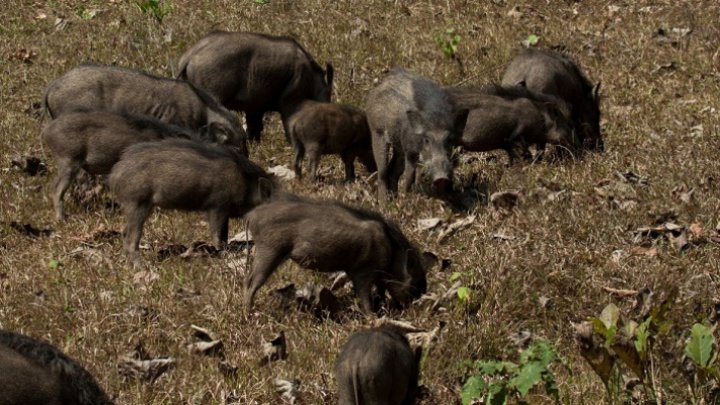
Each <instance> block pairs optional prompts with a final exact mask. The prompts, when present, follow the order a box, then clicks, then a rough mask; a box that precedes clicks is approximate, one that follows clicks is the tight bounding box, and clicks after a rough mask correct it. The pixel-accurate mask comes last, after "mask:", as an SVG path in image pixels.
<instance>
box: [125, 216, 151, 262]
mask: <svg viewBox="0 0 720 405" xmlns="http://www.w3.org/2000/svg"><path fill="white" fill-rule="evenodd" d="M151 208H152V205H150V204H148V203H139V204H137V203H128V205H126V208H125V216H126V217H127V225H126V226H125V250H126V251H127V253H128V258H129V259H130V261H132V262H136V261H137V259H138V256H139V254H138V246H140V237H141V236H142V231H143V225H144V224H145V220H147V217H148V216H149V215H150V209H151Z"/></svg>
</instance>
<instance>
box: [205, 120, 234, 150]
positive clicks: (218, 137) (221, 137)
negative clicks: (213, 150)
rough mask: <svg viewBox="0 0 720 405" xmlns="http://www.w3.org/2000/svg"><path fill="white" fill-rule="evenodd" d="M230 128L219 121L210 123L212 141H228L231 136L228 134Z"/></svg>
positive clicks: (209, 131) (209, 132) (209, 135)
mask: <svg viewBox="0 0 720 405" xmlns="http://www.w3.org/2000/svg"><path fill="white" fill-rule="evenodd" d="M228 134H229V131H228V128H227V127H226V126H225V125H224V124H221V123H219V122H211V123H210V124H208V138H209V139H210V141H215V142H217V143H219V144H223V145H224V144H226V143H228V141H229V139H230V137H229V136H228Z"/></svg>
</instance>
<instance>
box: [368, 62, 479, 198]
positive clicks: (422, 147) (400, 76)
mask: <svg viewBox="0 0 720 405" xmlns="http://www.w3.org/2000/svg"><path fill="white" fill-rule="evenodd" d="M366 111H367V118H368V124H369V125H370V131H371V134H372V147H373V154H374V156H375V163H376V164H377V168H378V179H377V181H378V197H379V199H380V200H381V201H385V200H386V199H387V196H388V191H390V192H395V191H397V184H398V180H399V178H400V175H401V174H403V172H404V173H405V177H404V180H405V185H404V187H405V191H409V190H410V188H411V187H412V185H413V183H414V182H415V175H416V168H417V165H418V162H423V163H424V165H425V167H426V170H427V171H428V172H429V174H430V176H431V178H432V181H433V184H434V186H435V188H436V189H437V190H438V191H441V192H444V191H447V190H448V189H449V188H450V187H451V186H452V173H453V165H452V163H451V159H450V157H451V153H452V148H453V146H454V145H455V140H456V138H457V137H459V136H460V134H462V132H463V128H464V127H465V121H466V119H467V115H468V110H467V109H462V110H459V111H456V109H455V106H453V105H452V103H451V101H450V99H449V97H448V95H447V94H446V92H445V91H444V90H443V89H442V88H440V87H439V86H438V85H437V84H435V83H434V82H432V81H431V80H429V79H427V78H425V77H421V76H416V75H414V74H412V73H409V72H408V71H406V70H404V69H401V68H396V69H393V70H392V71H390V72H389V73H388V74H387V75H386V76H385V77H384V78H383V80H382V81H381V82H380V84H379V85H378V86H377V87H375V88H374V89H373V90H371V91H370V94H369V95H368V98H367V104H366ZM390 150H392V157H390V156H389V153H390Z"/></svg>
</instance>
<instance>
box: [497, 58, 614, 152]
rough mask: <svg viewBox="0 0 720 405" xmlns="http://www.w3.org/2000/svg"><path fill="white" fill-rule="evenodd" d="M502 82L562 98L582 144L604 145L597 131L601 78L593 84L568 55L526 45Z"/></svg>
mask: <svg viewBox="0 0 720 405" xmlns="http://www.w3.org/2000/svg"><path fill="white" fill-rule="evenodd" d="M502 84H503V85H517V84H522V85H524V86H526V87H527V88H528V89H530V90H532V91H535V92H539V93H544V94H549V95H552V96H555V97H557V98H559V99H560V100H563V101H565V102H566V103H568V106H569V108H570V110H571V112H572V119H573V126H574V127H575V129H576V131H577V133H578V138H580V141H581V142H582V144H583V145H584V147H586V148H588V149H590V150H596V151H602V150H603V149H604V143H603V139H602V135H601V133H600V95H599V91H600V82H598V83H597V84H596V85H593V84H592V82H590V80H589V79H588V78H587V76H585V74H584V73H583V71H582V70H581V69H580V67H579V66H578V64H577V63H576V62H575V61H574V60H572V58H570V56H568V55H566V54H563V53H559V52H554V51H549V50H540V49H534V48H528V49H526V50H524V51H523V52H521V53H520V54H519V55H518V56H516V57H515V58H514V59H513V60H512V61H511V62H510V64H509V65H508V67H507V69H506V70H505V74H504V75H503V78H502Z"/></svg>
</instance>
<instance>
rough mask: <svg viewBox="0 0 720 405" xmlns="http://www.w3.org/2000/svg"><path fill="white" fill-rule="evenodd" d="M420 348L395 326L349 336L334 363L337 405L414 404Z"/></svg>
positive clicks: (384, 326) (385, 326)
mask: <svg viewBox="0 0 720 405" xmlns="http://www.w3.org/2000/svg"><path fill="white" fill-rule="evenodd" d="M421 353H422V351H421V349H420V348H418V349H417V350H416V351H415V352H413V350H412V349H411V348H410V344H409V342H408V339H407V337H405V335H404V334H403V333H402V332H401V331H399V330H398V329H396V328H394V327H392V326H387V325H383V326H380V327H377V328H372V329H367V330H364V331H360V332H357V333H355V334H353V335H352V336H350V338H349V339H348V341H347V343H345V346H343V349H342V351H341V352H340V356H339V357H338V359H337V361H336V363H335V380H336V381H337V385H338V404H339V405H370V404H372V405H410V404H414V403H415V399H416V396H417V390H418V379H419V372H420V356H421Z"/></svg>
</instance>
